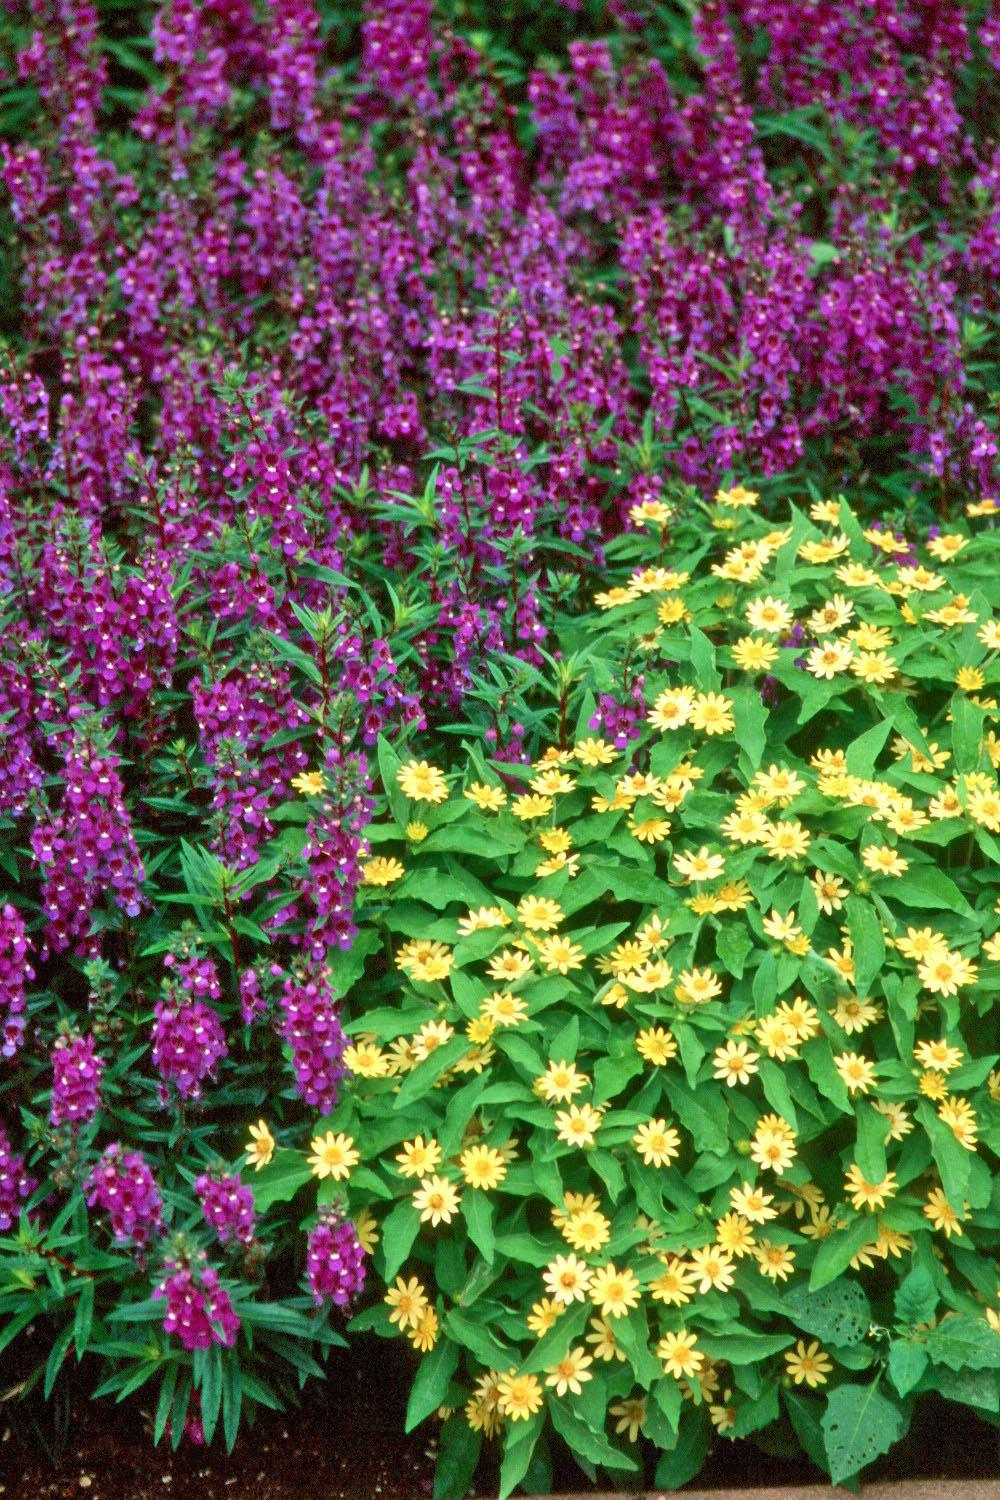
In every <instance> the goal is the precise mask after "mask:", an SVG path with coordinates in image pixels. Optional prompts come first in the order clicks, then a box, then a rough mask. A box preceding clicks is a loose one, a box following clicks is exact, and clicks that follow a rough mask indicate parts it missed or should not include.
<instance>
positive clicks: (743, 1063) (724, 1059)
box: [712, 1042, 760, 1088]
mask: <svg viewBox="0 0 1000 1500" xmlns="http://www.w3.org/2000/svg"><path fill="white" fill-rule="evenodd" d="M759 1058H760V1053H759V1052H751V1051H750V1049H749V1047H748V1046H747V1044H746V1042H727V1043H726V1045H725V1046H724V1047H717V1048H716V1050H715V1053H714V1054H713V1058H712V1060H713V1062H714V1064H715V1067H714V1070H713V1076H714V1077H715V1078H718V1079H720V1080H721V1081H722V1082H723V1083H726V1084H728V1085H729V1087H730V1088H732V1087H733V1086H734V1085H735V1084H737V1083H749V1082H750V1078H751V1076H752V1075H753V1074H754V1073H756V1072H758V1071H759V1070H758V1068H757V1063H758V1060H759Z"/></svg>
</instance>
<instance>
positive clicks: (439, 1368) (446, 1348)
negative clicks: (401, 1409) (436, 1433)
mask: <svg viewBox="0 0 1000 1500" xmlns="http://www.w3.org/2000/svg"><path fill="white" fill-rule="evenodd" d="M457 1369H458V1347H457V1346H456V1345H455V1344H453V1343H452V1342H451V1340H450V1339H439V1340H438V1342H437V1344H436V1345H435V1346H434V1348H433V1349H432V1350H431V1352H430V1353H429V1354H425V1355H424V1357H423V1359H422V1360H421V1361H420V1367H419V1369H418V1370H417V1373H416V1375H415V1377H414V1380H413V1385H412V1386H411V1387H410V1399H409V1401H408V1403H407V1407H406V1431H407V1432H412V1431H413V1429H414V1427H418V1426H419V1425H420V1423H421V1422H423V1421H425V1420H426V1418H427V1417H429V1416H430V1415H431V1413H432V1412H435V1411H437V1409H438V1407H439V1406H442V1405H443V1404H444V1399H445V1396H446V1395H447V1393H448V1386H449V1385H450V1384H451V1377H452V1376H453V1375H454V1373H455V1371H456V1370H457Z"/></svg>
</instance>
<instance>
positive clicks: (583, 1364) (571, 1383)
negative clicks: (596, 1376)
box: [545, 1348, 594, 1396]
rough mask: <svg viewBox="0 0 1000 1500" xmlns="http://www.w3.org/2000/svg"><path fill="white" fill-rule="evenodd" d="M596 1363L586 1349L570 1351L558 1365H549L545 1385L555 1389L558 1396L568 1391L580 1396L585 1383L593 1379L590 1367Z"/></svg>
mask: <svg viewBox="0 0 1000 1500" xmlns="http://www.w3.org/2000/svg"><path fill="white" fill-rule="evenodd" d="M593 1363H594V1361H593V1359H592V1358H591V1356H590V1355H589V1354H588V1353H587V1352H586V1350H584V1349H580V1348H577V1349H570V1350H568V1351H567V1353H566V1354H564V1355H563V1357H562V1359H561V1360H560V1361H559V1363H558V1364H555V1365H549V1366H548V1368H547V1369H546V1371H545V1384H546V1385H549V1386H551V1387H552V1388H553V1390H554V1391H555V1393H556V1395H557V1396H565V1395H566V1393H567V1391H569V1392H571V1393H572V1394H573V1395H574V1396H579V1394H580V1392H581V1391H582V1390H583V1385H584V1382H585V1381H587V1380H592V1379H593V1374H592V1372H591V1370H590V1366H591V1365H592V1364H593Z"/></svg>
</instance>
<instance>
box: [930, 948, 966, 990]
mask: <svg viewBox="0 0 1000 1500" xmlns="http://www.w3.org/2000/svg"><path fill="white" fill-rule="evenodd" d="M917 974H918V975H919V976H920V983H921V984H922V985H923V987H924V989H925V990H930V992H931V994H932V995H957V994H958V992H959V990H960V989H964V988H965V987H966V986H967V985H970V984H975V982H976V974H977V969H976V965H975V964H973V963H970V962H969V960H968V959H967V958H963V957H962V955H961V953H954V952H948V951H947V950H946V951H944V952H940V951H938V952H935V953H933V954H931V955H929V956H928V957H927V958H925V959H924V961H923V962H922V963H920V964H918V965H917Z"/></svg>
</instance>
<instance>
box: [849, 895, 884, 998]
mask: <svg viewBox="0 0 1000 1500" xmlns="http://www.w3.org/2000/svg"><path fill="white" fill-rule="evenodd" d="M847 930H848V932H849V933H850V935H851V942H852V943H853V944H854V987H855V990H856V991H857V994H858V997H859V999H861V1000H863V999H864V997H865V996H866V995H867V994H868V992H869V990H870V989H871V987H872V984H873V983H874V980H875V976H876V975H877V974H878V972H879V970H880V969H881V967H882V965H883V964H884V963H885V938H884V937H883V935H882V924H881V922H880V921H879V919H878V917H877V916H876V915H875V910H874V907H872V906H871V905H870V903H869V902H867V901H865V900H863V899H862V897H860V896H848V898H847Z"/></svg>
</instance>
